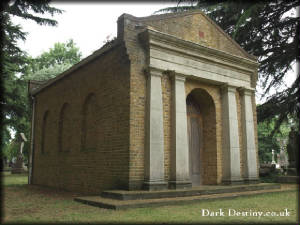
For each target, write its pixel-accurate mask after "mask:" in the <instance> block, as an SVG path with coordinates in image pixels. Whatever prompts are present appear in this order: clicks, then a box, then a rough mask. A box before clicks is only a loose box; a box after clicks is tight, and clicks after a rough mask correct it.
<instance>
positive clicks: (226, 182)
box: [222, 179, 245, 185]
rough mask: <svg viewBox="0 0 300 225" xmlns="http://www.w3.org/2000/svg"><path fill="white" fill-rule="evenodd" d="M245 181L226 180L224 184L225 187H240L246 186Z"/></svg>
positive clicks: (223, 181)
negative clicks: (241, 185)
mask: <svg viewBox="0 0 300 225" xmlns="http://www.w3.org/2000/svg"><path fill="white" fill-rule="evenodd" d="M244 183H245V182H244V180H243V179H234V180H230V179H228V180H227V179H226V180H222V184H224V185H240V184H244Z"/></svg>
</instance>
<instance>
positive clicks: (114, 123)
mask: <svg viewBox="0 0 300 225" xmlns="http://www.w3.org/2000/svg"><path fill="white" fill-rule="evenodd" d="M108 65H109V66H108ZM129 68H130V67H129V60H128V57H127V55H126V50H125V49H124V47H122V46H118V47H115V48H114V49H112V50H110V51H109V52H107V53H105V54H103V55H102V56H100V57H98V58H97V59H95V60H93V61H92V62H90V63H88V64H87V65H84V66H83V67H82V68H80V69H79V70H76V71H74V72H73V73H72V74H71V75H70V76H67V77H65V78H63V79H61V80H60V81H58V82H56V83H54V84H53V85H51V86H49V87H48V88H46V89H45V90H44V91H42V92H40V93H39V94H37V96H36V118H35V131H34V137H35V141H34V146H35V147H34V162H33V183H34V184H39V185H45V186H52V187H56V188H61V189H66V190H70V191H77V192H82V193H94V194H99V193H100V192H101V190H104V189H112V188H128V167H129V165H128V164H129V135H128V134H129ZM90 93H94V97H95V103H96V106H95V107H96V111H97V113H96V118H95V121H96V125H95V132H96V134H95V135H93V136H94V138H96V140H90V138H89V139H87V140H88V141H89V140H90V141H91V142H93V143H96V146H95V147H96V148H95V149H88V150H85V149H82V143H81V140H82V116H83V104H84V102H85V99H86V97H87V96H88V95H89V94H90ZM66 102H67V103H68V104H69V107H70V108H69V112H68V115H67V116H68V118H69V119H70V120H71V123H70V124H69V125H67V126H71V127H65V128H66V129H67V130H68V132H70V136H71V140H70V141H69V143H65V142H66V140H62V142H63V143H64V144H63V146H65V144H68V145H69V146H70V151H69V152H65V151H62V152H59V150H58V133H59V132H58V129H59V114H60V111H61V107H62V105H63V104H64V103H66ZM47 110H49V118H48V119H49V121H48V122H49V124H48V125H49V126H48V129H47V130H46V134H45V136H46V140H47V141H46V143H47V147H46V148H45V153H44V154H42V153H41V135H42V130H41V129H42V120H43V116H44V113H45V112H46V111H47ZM87 146H88V145H87Z"/></svg>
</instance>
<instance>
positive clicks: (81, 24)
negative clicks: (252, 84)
mask: <svg viewBox="0 0 300 225" xmlns="http://www.w3.org/2000/svg"><path fill="white" fill-rule="evenodd" d="M176 5H177V2H176V1H175V2H174V1H161V2H152V3H151V2H143V3H139V2H137V1H136V2H124V3H122V2H113V3H109V2H104V3H101V2H88V3H84V2H80V3H78V2H70V3H68V2H60V3H59V2H54V3H51V6H53V7H56V8H59V9H62V10H64V11H65V12H64V13H62V14H60V15H55V16H54V17H53V19H55V20H56V21H57V22H58V25H57V26H56V27H51V26H40V25H37V24H36V23H35V22H32V21H28V20H22V19H19V18H13V22H14V23H17V24H20V25H21V26H22V27H23V31H25V32H28V35H27V40H26V41H25V42H22V41H20V42H19V46H20V47H21V48H22V49H23V50H25V51H26V52H27V53H28V54H29V55H31V56H33V57H36V56H38V55H40V54H42V53H43V52H44V51H48V50H49V48H52V47H53V46H54V43H56V42H66V41H68V40H69V39H71V38H72V39H73V40H74V42H75V43H76V45H77V47H79V49H80V51H81V52H82V55H83V58H85V57H87V56H88V55H90V54H92V53H93V52H94V51H95V50H97V49H99V48H100V47H101V46H102V45H103V44H104V41H105V40H106V39H107V38H110V39H111V38H112V37H114V36H117V19H118V17H119V16H120V15H122V14H123V13H128V14H131V15H133V16H137V17H144V16H149V15H151V14H153V13H154V12H155V11H157V10H160V9H163V8H166V7H174V6H176ZM49 16H50V15H49ZM293 68H294V70H295V69H296V66H294V67H293ZM295 77H296V76H295V71H290V73H289V75H288V76H287V79H286V80H285V82H286V83H287V85H288V86H290V85H291V84H292V82H293V81H294V79H295ZM261 92H262V90H261V89H260V88H257V102H258V103H262V101H264V100H262V101H261V100H260V99H259V98H258V96H259V94H258V93H261ZM275 92H276V90H275V89H274V90H271V93H275Z"/></svg>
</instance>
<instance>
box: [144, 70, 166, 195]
mask: <svg viewBox="0 0 300 225" xmlns="http://www.w3.org/2000/svg"><path fill="white" fill-rule="evenodd" d="M161 76H162V71H159V70H156V69H152V68H151V69H149V71H148V80H147V117H146V140H145V141H146V142H145V144H146V146H145V181H144V189H147V190H159V189H165V188H167V183H166V182H165V180H164V130H163V104H162V88H161Z"/></svg>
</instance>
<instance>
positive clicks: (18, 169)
mask: <svg viewBox="0 0 300 225" xmlns="http://www.w3.org/2000/svg"><path fill="white" fill-rule="evenodd" d="M19 141H20V150H19V153H18V156H17V158H16V162H15V163H14V166H13V168H12V170H11V173H12V174H16V173H23V172H25V170H24V167H23V148H24V143H25V142H26V141H27V138H26V137H25V134H24V133H21V134H20V137H19Z"/></svg>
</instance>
